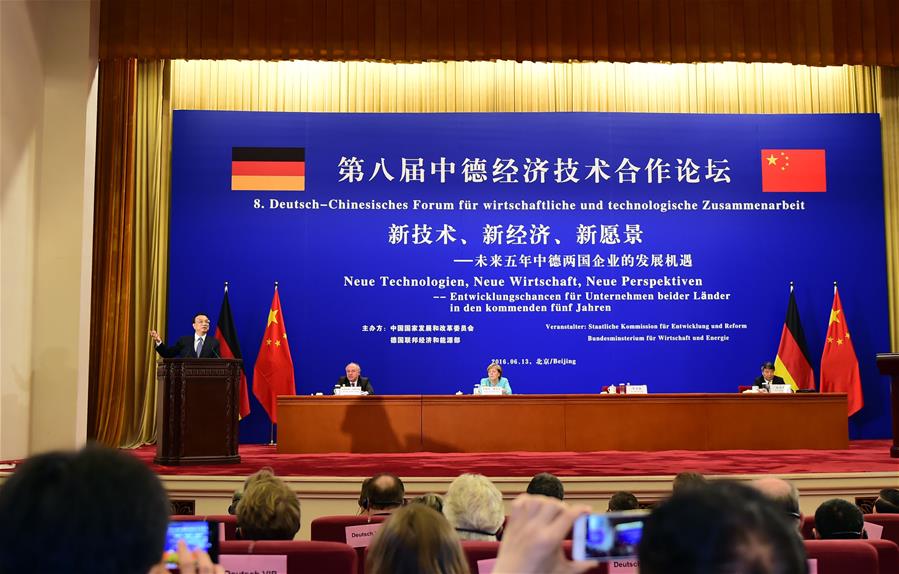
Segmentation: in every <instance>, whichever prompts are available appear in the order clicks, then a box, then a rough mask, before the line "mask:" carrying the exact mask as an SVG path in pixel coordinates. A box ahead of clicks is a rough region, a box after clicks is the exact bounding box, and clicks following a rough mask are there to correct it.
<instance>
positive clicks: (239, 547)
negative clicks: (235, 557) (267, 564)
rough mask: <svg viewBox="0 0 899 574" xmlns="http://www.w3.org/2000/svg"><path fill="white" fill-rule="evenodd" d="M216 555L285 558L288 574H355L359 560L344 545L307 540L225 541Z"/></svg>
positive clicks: (354, 553)
mask: <svg viewBox="0 0 899 574" xmlns="http://www.w3.org/2000/svg"><path fill="white" fill-rule="evenodd" d="M219 554H221V555H229V554H258V555H276V556H286V557H287V574H356V573H357V566H358V558H357V556H356V552H355V551H354V550H353V548H352V547H350V546H349V545H347V544H341V543H339V542H318V541H306V540H259V541H255V540H226V541H224V542H222V543H221V544H220V547H219Z"/></svg>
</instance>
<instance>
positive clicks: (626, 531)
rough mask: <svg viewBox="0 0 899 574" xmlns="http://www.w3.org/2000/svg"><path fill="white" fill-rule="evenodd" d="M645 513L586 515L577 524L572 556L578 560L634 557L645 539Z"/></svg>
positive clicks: (639, 511)
mask: <svg viewBox="0 0 899 574" xmlns="http://www.w3.org/2000/svg"><path fill="white" fill-rule="evenodd" d="M647 516H649V513H648V512H647V511H645V510H628V511H626V512H607V513H604V514H585V515H583V516H581V517H579V518H578V519H577V521H575V523H574V530H573V534H572V547H571V556H572V558H574V559H575V560H613V559H617V558H634V557H636V556H637V545H638V544H640V539H641V538H642V537H643V523H644V522H645V520H646V517H647Z"/></svg>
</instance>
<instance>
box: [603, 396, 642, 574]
mask: <svg viewBox="0 0 899 574" xmlns="http://www.w3.org/2000/svg"><path fill="white" fill-rule="evenodd" d="M624 393H625V394H627V395H648V394H649V389H648V388H647V387H646V385H627V386H626V387H624ZM609 572H611V570H610V571H609Z"/></svg>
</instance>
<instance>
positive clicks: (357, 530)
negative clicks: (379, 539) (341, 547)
mask: <svg viewBox="0 0 899 574" xmlns="http://www.w3.org/2000/svg"><path fill="white" fill-rule="evenodd" d="M380 528H381V523H380V522H373V523H371V524H360V525H358V526H347V527H346V543H347V544H349V545H350V546H352V547H353V548H365V547H366V546H368V545H369V544H371V541H372V539H373V538H374V537H375V534H377V532H378V530H379V529H380Z"/></svg>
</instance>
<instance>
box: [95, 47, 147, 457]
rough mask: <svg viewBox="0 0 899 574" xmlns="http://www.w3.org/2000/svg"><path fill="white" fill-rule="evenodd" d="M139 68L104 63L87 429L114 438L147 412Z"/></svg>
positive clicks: (109, 439) (111, 441) (101, 438)
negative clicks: (136, 248)
mask: <svg viewBox="0 0 899 574" xmlns="http://www.w3.org/2000/svg"><path fill="white" fill-rule="evenodd" d="M135 68H136V65H135V61H134V60H114V61H110V62H104V63H103V64H102V65H101V66H100V80H99V87H98V100H99V102H98V103H99V108H100V109H101V110H102V113H101V114H100V115H99V118H98V121H97V160H96V183H95V186H96V192H95V200H94V244H93V268H92V271H91V273H92V276H91V346H90V348H91V350H90V370H89V375H88V377H89V378H88V381H89V383H88V385H89V386H88V407H87V412H88V431H87V432H88V437H89V438H92V439H96V440H98V441H100V442H102V443H104V444H109V445H118V444H120V443H121V438H122V435H123V434H124V427H127V426H128V425H129V424H130V422H131V421H132V420H133V419H134V417H135V416H140V414H141V413H140V412H135V410H134V407H133V405H132V401H131V399H132V393H133V389H134V387H135V381H134V380H133V377H132V372H131V370H130V365H131V364H132V363H133V361H134V357H133V355H132V351H131V346H130V345H131V341H132V339H133V333H132V331H131V324H132V321H131V307H130V304H129V303H130V300H131V299H130V297H131V285H132V280H133V277H132V257H133V250H132V244H133V241H132V240H133V232H132V231H133V226H132V223H133V222H132V216H133V203H132V201H133V198H134V194H133V193H131V190H132V188H133V185H134V99H135V79H136V72H135ZM141 382H143V381H141ZM141 386H143V385H141Z"/></svg>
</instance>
